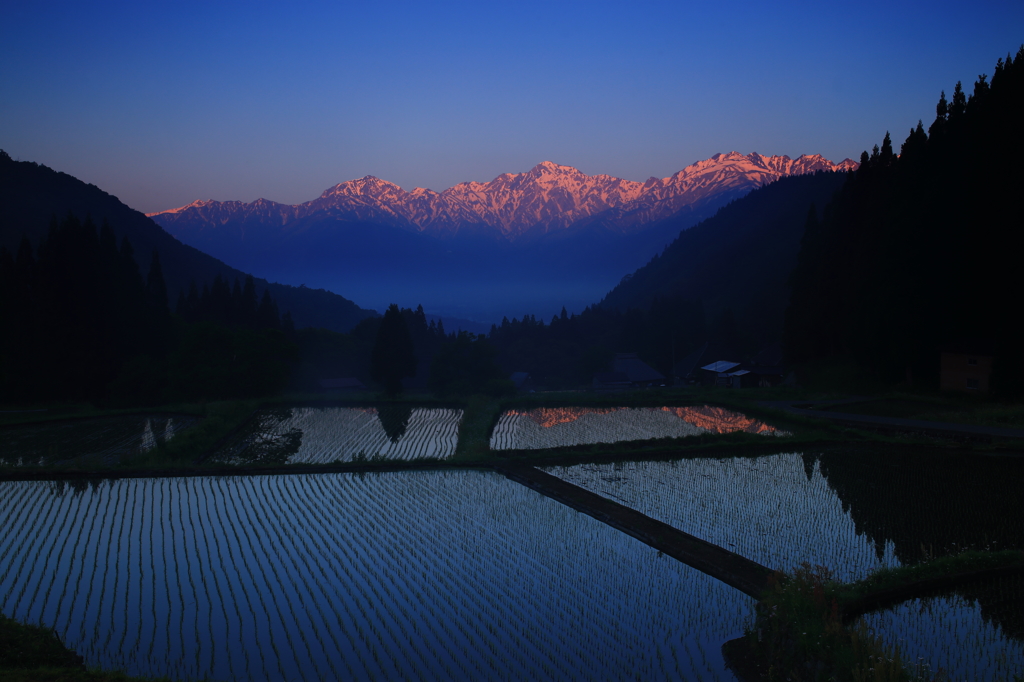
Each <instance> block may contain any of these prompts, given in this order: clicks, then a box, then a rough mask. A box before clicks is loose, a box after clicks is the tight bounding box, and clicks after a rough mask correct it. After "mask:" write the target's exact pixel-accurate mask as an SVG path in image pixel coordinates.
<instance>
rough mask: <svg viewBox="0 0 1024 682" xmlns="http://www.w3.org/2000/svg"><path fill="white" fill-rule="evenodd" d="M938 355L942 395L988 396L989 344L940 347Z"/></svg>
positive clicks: (991, 348)
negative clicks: (971, 394) (953, 392)
mask: <svg viewBox="0 0 1024 682" xmlns="http://www.w3.org/2000/svg"><path fill="white" fill-rule="evenodd" d="M939 352H940V360H939V363H940V364H939V387H940V388H941V389H942V390H943V391H965V392H967V393H988V392H989V385H990V382H991V377H992V360H993V344H992V343H987V342H982V341H964V342H959V343H952V344H947V345H946V346H943V347H942V348H941V349H940V351H939Z"/></svg>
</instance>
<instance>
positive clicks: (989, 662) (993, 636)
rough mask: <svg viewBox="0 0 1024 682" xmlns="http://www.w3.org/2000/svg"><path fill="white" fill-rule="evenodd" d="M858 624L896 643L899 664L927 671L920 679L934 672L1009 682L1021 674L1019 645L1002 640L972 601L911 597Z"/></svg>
mask: <svg viewBox="0 0 1024 682" xmlns="http://www.w3.org/2000/svg"><path fill="white" fill-rule="evenodd" d="M1019 598H1020V597H1019V595H1018V596H1017V599H1018V600H1019ZM1018 608H1020V607H1019V606H1018ZM861 620H862V621H863V622H864V623H865V624H866V625H867V626H868V628H870V629H871V630H873V631H874V632H875V633H876V634H877V635H879V636H880V637H882V638H883V639H884V640H885V641H887V642H894V643H896V644H898V645H899V648H900V653H901V656H902V658H903V661H904V663H905V664H907V663H909V664H915V665H916V666H918V667H919V668H920V672H922V673H929V674H925V675H922V679H928V680H930V679H933V676H934V675H935V674H936V673H937V672H938V671H939V669H940V668H941V669H942V670H943V671H944V672H945V673H946V677H943V678H941V679H946V680H950V682H954V681H958V680H1012V679H1014V677H1013V676H1014V675H1021V674H1022V673H1024V643H1022V642H1020V641H1017V640H1013V639H1010V638H1009V637H1007V636H1005V635H1004V634H1003V632H1002V630H1001V628H1000V627H999V626H998V625H996V624H995V623H993V622H992V621H988V622H986V620H985V619H984V618H983V617H982V613H981V609H980V608H979V607H978V605H977V603H976V602H974V601H973V600H968V599H964V598H963V597H961V596H958V595H952V596H949V597H930V598H925V599H911V600H909V601H906V602H903V603H902V604H900V605H898V606H896V607H894V608H892V609H887V610H885V611H881V612H878V613H871V614H868V615H866V616H864V617H863V618H862V619H861ZM925 666H927V667H925Z"/></svg>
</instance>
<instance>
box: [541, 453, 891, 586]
mask: <svg viewBox="0 0 1024 682" xmlns="http://www.w3.org/2000/svg"><path fill="white" fill-rule="evenodd" d="M545 470H546V471H547V472H548V473H550V474H552V475H555V476H558V477H559V478H561V479H563V480H566V481H568V482H570V483H573V484H575V485H578V486H580V487H581V488H585V489H587V490H590V491H592V492H595V493H598V494H600V495H603V496H604V497H607V498H609V499H612V500H615V501H616V502H619V503H620V504H623V505H625V506H627V507H630V508H631V509H635V510H637V511H639V512H641V513H643V514H646V515H647V516H650V517H652V518H655V519H658V520H659V521H664V522H665V523H667V524H669V525H671V526H674V527H676V528H678V529H679V530H682V531H685V532H687V533H690V534H691V535H695V536H697V537H699V538H701V539H703V540H707V541H708V542H711V543H714V544H716V545H720V546H722V547H725V548H726V549H728V550H731V551H733V552H736V553H737V554H741V555H742V556H745V557H747V558H748V559H753V560H754V561H756V562H758V563H760V564H763V565H764V566H767V567H768V568H773V569H780V570H786V571H789V570H791V569H792V568H794V567H795V566H798V565H799V564H800V563H802V562H804V561H806V562H809V563H811V564H812V565H823V566H827V567H829V568H831V569H832V571H833V573H834V575H835V577H836V578H837V579H840V580H855V579H858V578H862V577H864V576H865V575H867V574H868V573H870V572H871V571H872V570H875V569H877V568H881V567H883V566H896V565H899V560H898V559H897V558H896V556H895V552H894V547H893V545H892V543H885V544H882V545H881V546H879V545H876V543H874V542H873V541H871V539H869V538H867V537H865V536H864V535H863V534H861V533H859V532H858V529H857V526H856V523H855V522H854V521H853V519H852V518H850V515H849V514H848V513H847V512H846V510H845V509H844V505H843V500H842V499H840V498H839V496H838V495H836V493H835V491H834V490H832V488H830V487H829V485H828V481H826V480H825V478H824V477H823V476H822V475H821V472H820V470H819V468H818V467H817V465H816V464H815V463H813V462H812V464H811V468H810V469H809V470H808V468H807V467H806V466H805V460H804V458H803V457H802V456H801V455H799V454H794V453H786V454H779V455H772V456H766V457H758V458H754V459H750V458H741V457H734V458H726V459H709V458H698V459H686V460H676V461H670V462H622V463H619V464H579V465H575V466H568V467H549V468H547V469H545Z"/></svg>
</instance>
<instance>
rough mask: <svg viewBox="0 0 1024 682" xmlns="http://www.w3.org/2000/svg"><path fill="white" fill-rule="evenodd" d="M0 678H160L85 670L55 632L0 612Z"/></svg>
mask: <svg viewBox="0 0 1024 682" xmlns="http://www.w3.org/2000/svg"><path fill="white" fill-rule="evenodd" d="M0 679H3V680H5V681H7V682H132V681H137V682H143V681H144V680H145V681H146V682H160V680H167V679H168V678H142V677H130V676H128V675H125V674H124V673H122V672H120V671H111V670H89V669H86V667H85V666H84V665H83V664H82V659H81V657H80V656H78V655H77V654H75V652H74V651H71V650H70V649H68V648H67V647H66V646H64V644H63V643H62V642H61V641H60V638H59V637H57V634H56V633H55V632H54V631H53V630H50V629H48V628H45V627H42V626H40V625H26V624H24V623H19V622H17V621H15V620H12V619H10V618H7V617H5V616H3V615H0Z"/></svg>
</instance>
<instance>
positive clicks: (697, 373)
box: [673, 341, 785, 388]
mask: <svg viewBox="0 0 1024 682" xmlns="http://www.w3.org/2000/svg"><path fill="white" fill-rule="evenodd" d="M673 375H674V376H675V380H676V383H678V384H696V383H699V384H701V385H703V386H721V387H728V388H757V387H768V386H778V385H779V384H781V383H782V380H783V378H784V377H785V373H784V371H783V369H782V344H781V343H776V344H773V345H771V346H769V347H768V348H766V349H765V350H763V351H761V352H760V353H758V354H757V356H755V358H754V360H753V362H742V361H741V357H740V356H739V355H738V354H737V353H736V351H735V349H733V348H732V347H731V346H729V345H728V344H726V343H722V342H721V341H708V342H705V343H703V344H702V345H701V346H700V347H699V348H698V349H697V350H695V351H694V352H693V353H690V354H689V355H687V356H686V357H685V358H683V359H682V360H681V361H680V362H679V363H678V364H676V366H675V370H674V372H673Z"/></svg>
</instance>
